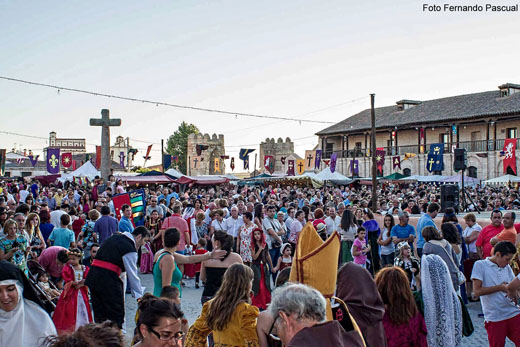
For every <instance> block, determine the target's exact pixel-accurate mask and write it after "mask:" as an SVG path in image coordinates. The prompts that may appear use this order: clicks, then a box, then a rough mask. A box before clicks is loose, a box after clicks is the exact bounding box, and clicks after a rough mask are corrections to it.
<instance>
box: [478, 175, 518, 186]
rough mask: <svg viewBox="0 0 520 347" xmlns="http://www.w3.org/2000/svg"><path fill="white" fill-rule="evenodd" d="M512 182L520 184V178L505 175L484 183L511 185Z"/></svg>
mask: <svg viewBox="0 0 520 347" xmlns="http://www.w3.org/2000/svg"><path fill="white" fill-rule="evenodd" d="M510 182H520V177H518V176H513V175H504V176H500V177H495V178H492V179H489V180H487V181H484V183H486V184H509V183H510Z"/></svg>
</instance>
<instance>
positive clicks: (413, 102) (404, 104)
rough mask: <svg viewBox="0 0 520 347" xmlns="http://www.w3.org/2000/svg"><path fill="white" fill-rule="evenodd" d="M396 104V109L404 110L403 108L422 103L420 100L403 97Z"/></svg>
mask: <svg viewBox="0 0 520 347" xmlns="http://www.w3.org/2000/svg"><path fill="white" fill-rule="evenodd" d="M396 104H397V109H398V110H399V111H404V110H407V109H409V108H410V107H414V106H417V105H419V104H422V101H417V100H407V99H403V100H399V101H397V102H396Z"/></svg>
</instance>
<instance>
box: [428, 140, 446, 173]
mask: <svg viewBox="0 0 520 347" xmlns="http://www.w3.org/2000/svg"><path fill="white" fill-rule="evenodd" d="M443 157H444V144H443V143H433V144H431V145H430V152H429V153H428V158H427V159H426V170H428V172H433V171H442V170H444V161H443Z"/></svg>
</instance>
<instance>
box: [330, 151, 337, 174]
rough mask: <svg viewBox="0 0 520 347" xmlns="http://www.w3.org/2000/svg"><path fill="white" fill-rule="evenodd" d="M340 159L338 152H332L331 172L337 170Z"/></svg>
mask: <svg viewBox="0 0 520 347" xmlns="http://www.w3.org/2000/svg"><path fill="white" fill-rule="evenodd" d="M337 160H338V153H332V155H331V156H330V172H331V173H334V171H336V162H337Z"/></svg>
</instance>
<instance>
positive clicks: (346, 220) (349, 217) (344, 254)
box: [340, 209, 358, 264]
mask: <svg viewBox="0 0 520 347" xmlns="http://www.w3.org/2000/svg"><path fill="white" fill-rule="evenodd" d="M340 225H341V253H340V257H341V259H340V260H341V261H340V263H341V264H345V263H348V262H349V261H353V260H354V258H353V257H352V253H351V249H352V244H353V243H354V238H355V237H356V234H357V229H358V225H357V223H356V217H355V216H354V213H352V211H351V210H350V209H347V210H345V211H344V212H343V215H342V216H341V222H340Z"/></svg>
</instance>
